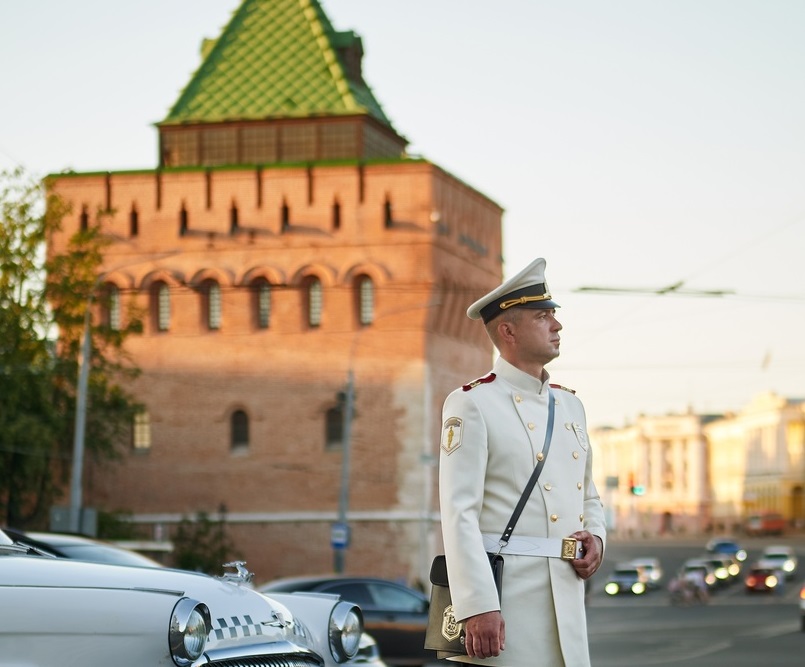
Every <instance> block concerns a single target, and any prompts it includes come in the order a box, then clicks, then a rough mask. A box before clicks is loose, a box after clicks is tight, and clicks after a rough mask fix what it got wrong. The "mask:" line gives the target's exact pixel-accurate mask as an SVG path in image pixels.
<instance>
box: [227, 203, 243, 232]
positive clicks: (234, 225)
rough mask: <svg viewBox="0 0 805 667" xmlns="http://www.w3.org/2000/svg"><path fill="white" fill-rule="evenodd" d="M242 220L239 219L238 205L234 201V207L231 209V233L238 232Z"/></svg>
mask: <svg viewBox="0 0 805 667" xmlns="http://www.w3.org/2000/svg"><path fill="white" fill-rule="evenodd" d="M239 226H240V222H239V220H238V206H237V204H235V202H234V201H233V202H232V208H230V209H229V233H230V234H237V232H238V227H239Z"/></svg>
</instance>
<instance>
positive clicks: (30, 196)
mask: <svg viewBox="0 0 805 667" xmlns="http://www.w3.org/2000/svg"><path fill="white" fill-rule="evenodd" d="M67 212H68V207H67V206H66V205H65V203H64V202H63V201H61V200H60V199H59V198H57V197H56V196H54V195H53V194H52V193H50V192H49V191H48V188H47V185H46V183H45V182H42V181H38V180H36V179H33V178H31V177H30V176H28V175H27V174H26V173H25V172H24V171H23V170H21V169H16V170H14V171H10V172H0V215H1V216H2V219H0V512H1V513H2V521H3V522H4V523H5V524H6V525H11V526H17V527H28V526H41V525H43V524H44V523H45V522H46V520H47V515H48V512H49V509H50V507H51V506H52V505H53V504H54V503H55V502H56V501H57V500H58V499H59V498H60V495H61V494H62V491H63V489H64V488H65V486H66V483H67V481H68V479H69V473H70V471H71V466H72V450H73V435H74V428H75V405H76V384H77V379H78V368H79V359H80V347H81V339H82V333H83V331H84V316H85V313H86V312H87V309H88V308H90V307H91V304H92V302H93V300H94V299H95V298H96V295H95V292H96V291H97V290H98V287H99V278H98V276H99V273H98V272H99V267H100V266H101V263H102V260H103V249H104V247H105V241H104V238H103V235H102V233H101V231H100V215H99V219H98V220H97V221H96V223H95V224H93V225H91V226H88V228H87V229H86V230H82V231H79V232H78V233H77V234H75V235H74V236H73V237H72V238H71V239H70V241H69V244H68V247H67V250H66V251H65V252H63V253H61V254H57V255H51V256H46V247H47V242H48V239H49V238H50V237H51V235H52V234H54V233H56V232H58V231H59V230H60V228H61V222H62V219H63V218H64V216H65V215H66V214H67ZM138 328H139V321H138V319H137V318H136V317H133V318H131V319H130V320H129V324H128V326H127V327H126V328H125V329H123V330H120V331H118V330H114V331H113V330H111V329H110V327H108V326H106V327H104V326H102V325H95V326H92V327H91V329H90V331H91V335H92V348H93V352H92V354H91V355H90V359H91V367H90V369H91V370H90V375H89V378H90V380H89V389H88V393H87V399H88V400H87V406H88V410H87V421H86V424H87V426H86V452H87V454H88V455H90V456H101V457H109V456H112V455H113V454H114V450H115V445H116V444H118V443H119V442H120V439H121V436H122V435H123V434H124V433H125V432H126V429H127V428H128V426H129V424H130V423H131V417H132V415H133V412H134V411H135V410H136V409H137V406H136V404H135V403H134V402H133V401H132V400H131V398H130V397H129V396H128V395H127V394H126V392H125V391H124V389H123V388H122V383H124V381H125V379H126V377H127V376H129V375H131V374H134V373H136V372H137V371H136V368H135V367H134V366H133V365H132V364H131V363H130V360H129V359H128V358H127V357H126V356H125V354H124V352H123V343H124V341H125V339H126V337H127V336H128V335H129V334H131V333H132V332H136V331H137V330H138Z"/></svg>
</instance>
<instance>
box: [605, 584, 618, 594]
mask: <svg viewBox="0 0 805 667" xmlns="http://www.w3.org/2000/svg"><path fill="white" fill-rule="evenodd" d="M620 589H621V587H620V586H618V584H616V583H615V582H614V581H610V582H609V583H608V584H607V585H606V586H604V590H605V591H606V592H607V594H609V595H617V593H618V591H619V590H620Z"/></svg>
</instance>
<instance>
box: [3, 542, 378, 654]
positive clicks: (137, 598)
mask: <svg viewBox="0 0 805 667" xmlns="http://www.w3.org/2000/svg"><path fill="white" fill-rule="evenodd" d="M231 565H232V566H233V567H235V569H236V572H229V573H227V574H224V575H223V576H221V577H220V578H218V577H210V576H207V575H205V574H200V573H196V572H187V571H182V570H173V569H169V568H146V567H130V566H123V565H107V564H104V563H93V562H86V561H79V560H69V559H66V558H58V557H55V556H47V555H43V554H42V553H41V552H39V551H38V550H36V549H34V548H32V547H31V545H28V544H25V543H20V542H16V541H15V540H14V539H13V538H11V537H10V536H8V535H6V533H5V532H3V531H2V530H0V599H2V604H0V663H2V664H3V665H37V666H39V667H50V666H51V665H53V666H55V665H62V664H65V661H66V662H68V663H80V664H82V665H103V664H110V663H112V664H115V665H118V666H120V667H139V666H141V665H177V666H179V667H191V665H294V667H335V665H338V664H344V663H347V662H348V661H351V660H355V662H356V663H357V662H363V660H359V658H360V657H362V655H363V654H361V653H360V651H361V650H362V647H361V641H362V630H363V622H362V615H361V612H360V609H358V607H357V606H356V605H354V604H352V603H349V602H344V601H341V600H339V599H338V598H337V597H335V596H329V595H328V596H324V595H318V596H312V595H305V594H294V595H291V594H287V595H282V594H280V595H276V596H267V595H262V594H260V593H258V592H256V591H255V590H254V589H253V588H251V587H250V586H246V585H244V584H246V583H248V581H249V579H250V575H249V573H248V572H247V571H246V570H245V568H244V567H243V564H242V563H237V564H235V563H232V564H231ZM367 648H369V649H371V646H368V647H367ZM368 655H369V657H371V654H368ZM368 664H372V663H371V662H369V663H368ZM376 664H377V665H378V667H380V665H381V664H382V663H376Z"/></svg>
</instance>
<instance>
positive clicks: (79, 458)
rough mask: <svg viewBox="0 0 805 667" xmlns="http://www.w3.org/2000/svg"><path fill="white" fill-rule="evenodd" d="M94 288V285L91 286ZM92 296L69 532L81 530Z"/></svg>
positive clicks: (77, 410) (87, 317) (79, 396)
mask: <svg viewBox="0 0 805 667" xmlns="http://www.w3.org/2000/svg"><path fill="white" fill-rule="evenodd" d="M93 290H94V287H93ZM91 324H92V296H91V295H90V298H89V300H88V301H87V312H86V313H85V314H84V339H83V341H82V342H81V360H80V362H79V364H80V366H79V370H78V387H77V389H76V402H75V430H74V435H73V468H72V476H71V478H70V532H71V533H80V532H81V504H82V502H83V500H82V497H81V496H82V494H81V489H82V483H83V481H82V476H83V473H84V434H85V431H86V423H87V385H88V382H89V367H90V365H91V362H92V359H91V355H92V331H91V330H90V328H91Z"/></svg>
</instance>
